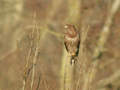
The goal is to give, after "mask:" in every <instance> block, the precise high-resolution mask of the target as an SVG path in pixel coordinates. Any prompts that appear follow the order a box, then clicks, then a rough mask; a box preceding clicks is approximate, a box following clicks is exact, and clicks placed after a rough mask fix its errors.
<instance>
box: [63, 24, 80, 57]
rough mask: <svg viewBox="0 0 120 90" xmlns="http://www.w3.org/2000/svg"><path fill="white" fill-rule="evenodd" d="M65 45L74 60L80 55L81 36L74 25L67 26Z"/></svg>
mask: <svg viewBox="0 0 120 90" xmlns="http://www.w3.org/2000/svg"><path fill="white" fill-rule="evenodd" d="M65 29H66V30H65V34H64V44H65V47H66V50H67V52H68V54H69V56H71V58H72V59H74V57H76V56H77V55H78V52H79V44H80V35H79V32H78V31H77V30H76V28H75V26H74V25H70V24H67V25H65Z"/></svg>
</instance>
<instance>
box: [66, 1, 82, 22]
mask: <svg viewBox="0 0 120 90" xmlns="http://www.w3.org/2000/svg"><path fill="white" fill-rule="evenodd" d="M67 1H68V17H67V18H66V21H67V22H68V23H73V24H75V23H77V22H78V20H79V19H80V10H81V8H80V6H81V0H67Z"/></svg>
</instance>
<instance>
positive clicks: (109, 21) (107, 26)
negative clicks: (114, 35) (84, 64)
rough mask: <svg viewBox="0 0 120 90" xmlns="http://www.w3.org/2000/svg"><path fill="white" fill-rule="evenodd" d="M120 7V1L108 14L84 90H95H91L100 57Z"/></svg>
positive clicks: (116, 2) (117, 1)
mask: <svg viewBox="0 0 120 90" xmlns="http://www.w3.org/2000/svg"><path fill="white" fill-rule="evenodd" d="M119 6H120V0H115V1H114V3H113V5H112V8H111V10H110V12H109V14H108V15H109V16H108V17H107V20H106V22H105V25H104V27H103V29H102V32H101V35H100V38H99V40H98V45H97V47H96V48H95V50H94V53H93V63H92V67H91V69H90V70H89V72H88V74H87V75H86V78H87V79H86V82H85V84H84V88H83V89H84V90H93V89H91V85H90V84H91V82H92V81H93V79H94V78H95V75H96V72H97V66H98V64H99V59H100V58H99V56H100V54H101V53H102V52H103V51H104V45H105V43H106V41H107V38H108V36H109V33H110V26H111V24H112V19H113V17H114V15H115V13H116V12H117V10H118V8H119Z"/></svg>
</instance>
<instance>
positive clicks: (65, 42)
mask: <svg viewBox="0 0 120 90" xmlns="http://www.w3.org/2000/svg"><path fill="white" fill-rule="evenodd" d="M64 44H65V48H66V50H67V51H68V47H67V46H68V45H67V42H64Z"/></svg>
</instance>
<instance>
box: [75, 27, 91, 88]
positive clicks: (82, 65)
mask: <svg viewBox="0 0 120 90" xmlns="http://www.w3.org/2000/svg"><path fill="white" fill-rule="evenodd" d="M88 31H89V26H88V27H87V28H86V29H85V27H84V26H83V28H82V32H81V40H80V41H81V42H80V48H79V56H78V57H79V58H78V62H77V66H76V69H77V73H78V76H79V77H78V80H77V81H76V82H75V83H76V89H75V90H79V87H80V82H81V81H82V79H81V78H82V76H81V75H84V73H85V70H86V68H87V67H86V62H87V59H86V58H85V52H84V49H85V44H84V43H85V41H86V38H87V34H88Z"/></svg>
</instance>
